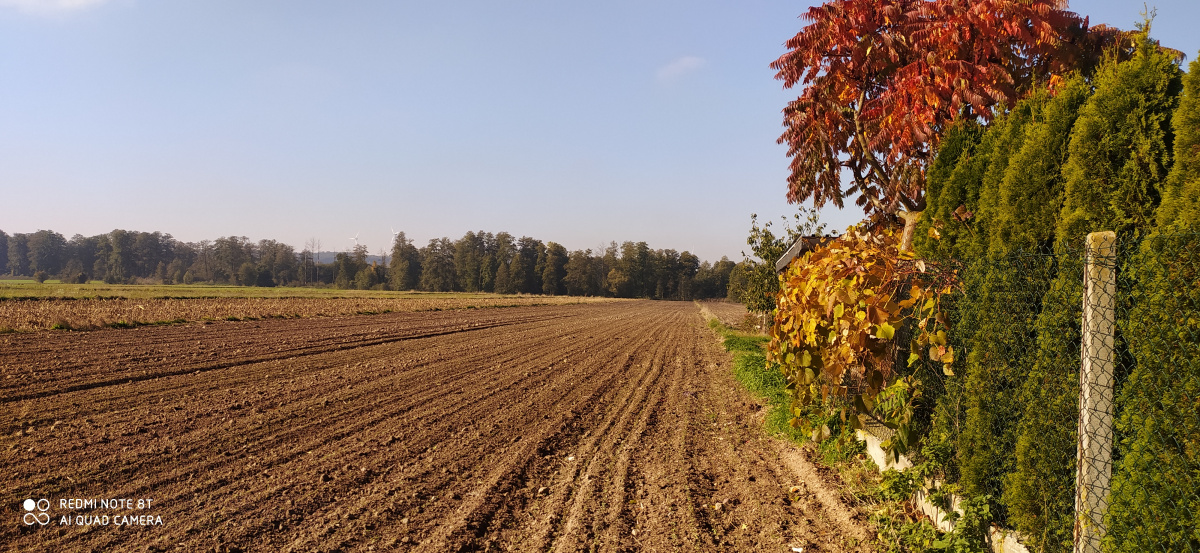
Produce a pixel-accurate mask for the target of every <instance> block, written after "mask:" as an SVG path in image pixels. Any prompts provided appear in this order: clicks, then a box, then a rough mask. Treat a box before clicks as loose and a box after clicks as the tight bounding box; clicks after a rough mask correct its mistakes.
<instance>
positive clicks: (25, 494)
mask: <svg viewBox="0 0 1200 553" xmlns="http://www.w3.org/2000/svg"><path fill="white" fill-rule="evenodd" d="M728 363H729V361H728V356H727V354H725V353H724V352H723V351H722V350H721V349H720V347H719V345H718V344H717V343H716V339H715V337H714V335H713V334H712V333H711V332H710V331H709V330H708V329H707V328H705V326H704V321H703V319H702V318H701V316H700V312H699V309H698V308H697V307H696V306H695V305H694V304H690V303H671V302H649V301H634V302H618V303H604V304H591V305H568V306H540V307H518V308H509V309H483V310H467V311H441V312H431V313H390V314H382V315H365V316H355V317H340V318H320V319H270V320H263V321H219V322H212V323H209V324H179V325H173V326H156V327H140V328H132V329H108V330H98V331H91V332H48V331H43V332H30V333H18V334H7V335H0V374H2V375H3V376H0V430H2V436H0V469H3V472H2V473H0V494H3V498H2V500H3V507H2V509H0V544H3V546H0V549H5V550H15V551H147V550H150V551H167V550H170V551H174V550H180V551H206V550H212V551H239V550H241V551H337V550H342V551H367V550H376V551H390V550H405V551H407V550H414V551H460V550H467V551H474V550H483V551H488V550H496V551H505V550H516V551H543V550H553V551H577V550H590V549H597V550H604V551H624V550H646V551H668V550H685V551H693V550H728V551H791V548H792V547H804V551H805V552H806V553H811V552H819V551H857V550H860V549H863V550H865V546H862V545H859V544H861V543H862V542H863V541H864V540H865V538H866V531H865V526H864V525H863V524H862V523H861V521H860V520H858V519H856V518H854V515H853V513H852V512H851V510H849V509H847V508H846V507H845V506H844V505H843V504H842V503H841V501H840V499H839V494H838V492H837V491H836V490H835V489H833V488H831V487H829V486H827V485H826V484H824V483H823V482H822V480H821V478H820V477H818V475H817V472H816V471H815V470H814V469H813V467H812V466H811V465H809V464H808V462H807V461H806V460H805V457H804V456H803V455H801V454H798V453H797V452H796V451H795V450H794V449H791V447H790V446H786V445H780V444H778V443H776V442H775V441H773V440H771V439H769V438H766V437H765V436H764V435H763V433H762V430H761V427H760V422H759V421H760V419H761V416H762V414H761V409H762V408H761V407H760V406H759V405H757V404H756V403H755V402H754V401H752V400H751V399H749V397H748V396H746V395H744V393H743V392H742V391H741V390H740V389H739V388H738V387H737V385H736V384H735V383H734V382H733V380H732V378H731V377H730V375H729V367H728ZM26 499H33V500H34V501H33V502H26V501H25V500H26ZM39 499H47V501H45V502H39V501H37V500H39ZM116 499H130V500H132V501H131V502H130V504H129V505H126V504H124V503H123V502H122V503H118V502H107V505H106V504H104V503H101V502H100V500H116ZM71 500H81V501H79V502H73V501H71ZM91 500H96V505H95V506H92V505H91V504H89V503H87V502H86V501H91ZM139 500H142V501H143V503H142V504H141V505H139V504H138V501H139ZM146 500H150V502H149V503H146V502H145V501H146ZM139 506H140V507H143V508H139ZM43 507H45V508H43ZM27 508H28V509H27ZM104 517H107V518H104ZM42 521H48V522H46V523H45V524H43V522H42ZM68 523H69V524H68Z"/></svg>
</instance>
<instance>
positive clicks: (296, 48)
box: [0, 0, 1200, 260]
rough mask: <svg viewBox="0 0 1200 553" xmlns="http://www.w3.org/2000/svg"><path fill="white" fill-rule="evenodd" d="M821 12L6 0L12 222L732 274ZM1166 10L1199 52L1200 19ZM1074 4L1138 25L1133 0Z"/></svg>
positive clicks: (1172, 5) (1190, 12)
mask: <svg viewBox="0 0 1200 553" xmlns="http://www.w3.org/2000/svg"><path fill="white" fill-rule="evenodd" d="M807 5H808V4H807V3H804V2H782V1H767V0H741V1H738V2H728V1H726V2H710V1H695V0H690V1H675V0H655V1H645V0H640V1H614V2H588V3H584V2H561V1H558V2H551V1H496V0H491V1H475V0H461V1H455V2H400V1H370V0H363V1H355V2H316V1H297V0H289V1H281V0H279V1H272V0H263V1H246V0H240V1H225V0H158V1H151V0H0V229H2V230H4V231H6V232H9V233H13V232H33V231H36V230H38V229H52V230H55V231H58V232H61V233H63V234H65V235H67V236H68V237H69V236H71V235H73V234H76V233H79V234H84V235H93V234H99V233H104V232H107V231H109V230H112V229H114V228H124V229H128V230H145V231H149V230H160V231H163V232H168V233H171V234H172V235H174V236H175V237H176V238H178V239H181V240H185V241H196V240H200V239H204V238H210V239H211V238H216V237H218V236H228V235H237V236H243V235H244V236H248V237H250V238H251V239H253V240H258V239H262V238H274V239H278V240H281V241H284V242H287V243H290V244H292V245H294V246H297V247H298V248H299V247H301V246H303V244H304V242H305V241H306V240H307V239H309V238H312V237H315V238H319V239H320V240H321V245H322V249H325V250H344V249H346V248H348V247H350V246H351V245H353V242H352V241H351V240H349V239H348V238H349V237H351V236H354V235H355V234H360V236H359V240H360V241H361V242H362V243H364V244H367V245H368V246H369V248H370V249H371V251H372V252H373V253H374V252H377V251H378V250H379V249H381V248H386V247H388V246H389V245H390V242H391V234H390V230H389V229H390V228H395V229H397V230H404V231H405V232H407V234H408V236H409V237H410V238H413V239H415V240H416V242H417V243H418V245H423V244H424V243H425V242H427V241H428V240H429V239H430V238H437V237H442V236H449V237H451V238H457V237H459V236H461V235H462V234H463V233H465V232H466V231H468V230H486V231H491V232H498V231H502V230H503V231H508V232H510V233H513V234H514V235H517V236H521V235H529V236H533V237H536V238H539V239H542V240H554V241H558V242H560V243H562V244H563V245H565V246H566V247H567V248H569V249H584V248H592V249H596V248H598V247H601V246H602V245H603V244H606V243H607V242H608V241H610V240H615V241H617V242H621V241H625V240H645V241H647V242H649V244H650V246H651V247H653V248H673V249H676V250H681V251H682V250H689V251H692V252H694V253H696V254H698V255H699V256H700V257H701V258H702V259H707V260H716V259H718V258H720V257H721V256H723V255H725V256H729V257H730V258H732V259H735V260H736V259H740V258H741V252H742V250H743V249H745V237H746V234H747V230H748V227H749V217H750V214H751V213H758V214H759V216H760V218H767V219H777V218H778V217H779V216H781V215H784V214H790V213H792V212H794V211H795V209H796V207H795V206H790V205H788V204H787V202H786V201H785V199H784V196H785V192H786V184H785V179H786V176H787V162H788V160H787V158H786V156H785V153H786V151H785V149H784V147H783V146H779V145H777V144H776V143H775V139H776V138H777V137H778V135H779V133H780V130H781V127H780V122H781V116H780V110H781V109H782V108H783V106H784V105H785V104H786V102H787V101H788V100H789V99H790V98H793V97H795V95H796V92H795V91H784V90H782V88H781V87H780V83H779V82H778V81H775V80H774V73H773V72H772V71H771V70H770V69H769V67H768V64H769V63H770V62H771V61H772V60H774V59H776V58H777V57H778V56H779V55H780V54H782V53H783V46H782V43H783V42H784V41H785V40H787V38H789V37H790V36H792V35H793V34H795V32H796V31H797V30H799V28H800V27H801V25H802V21H800V20H799V19H797V16H799V15H800V13H801V12H802V11H804V9H806V7H807ZM1156 6H1157V9H1158V18H1157V19H1156V20H1155V25H1154V35H1155V36H1156V37H1157V38H1159V39H1160V40H1162V42H1163V43H1164V44H1165V45H1168V46H1172V47H1175V48H1178V49H1180V50H1183V51H1184V52H1186V53H1187V54H1188V57H1189V60H1190V59H1194V58H1195V57H1196V55H1197V52H1198V50H1200V33H1196V32H1195V31H1194V29H1192V28H1189V27H1194V25H1195V23H1196V22H1197V21H1200V3H1198V2H1197V1H1196V0H1163V1H1160V2H1157V3H1156ZM1071 9H1072V10H1074V11H1077V12H1079V13H1082V14H1085V15H1088V16H1090V17H1091V20H1092V23H1093V24H1096V23H1110V24H1114V25H1117V26H1119V27H1122V28H1131V27H1132V26H1133V23H1134V22H1136V21H1138V20H1139V15H1138V14H1139V12H1140V11H1141V10H1142V3H1141V2H1115V1H1092V2H1082V1H1076V2H1071ZM824 217H825V220H826V221H828V222H829V223H830V224H831V226H833V227H836V228H844V227H845V226H846V225H848V224H850V223H852V222H854V221H857V220H858V219H860V218H861V212H859V211H857V210H856V209H855V208H853V207H848V208H847V210H845V211H843V212H840V213H839V212H837V211H836V210H827V211H826V213H825V214H824Z"/></svg>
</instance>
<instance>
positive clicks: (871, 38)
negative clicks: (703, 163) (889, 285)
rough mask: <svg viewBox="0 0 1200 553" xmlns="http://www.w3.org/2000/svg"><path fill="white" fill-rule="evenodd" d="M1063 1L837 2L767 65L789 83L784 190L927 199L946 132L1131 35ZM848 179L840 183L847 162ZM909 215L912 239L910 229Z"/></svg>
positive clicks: (883, 200) (915, 202)
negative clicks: (1094, 21) (792, 93)
mask: <svg viewBox="0 0 1200 553" xmlns="http://www.w3.org/2000/svg"><path fill="white" fill-rule="evenodd" d="M1065 8H1066V2H1065V1H1056V0H835V1H833V2H826V3H825V4H822V5H821V6H817V7H813V8H810V9H809V10H808V12H807V13H806V14H804V16H803V18H804V19H806V20H807V21H808V22H809V24H808V25H807V26H806V27H804V28H803V29H802V30H801V31H800V32H799V33H798V34H796V36H795V37H792V39H791V40H788V41H787V43H786V46H787V48H788V52H787V53H786V54H784V55H783V56H781V57H780V58H779V59H778V60H776V61H775V62H774V63H772V64H771V67H772V68H773V69H775V70H776V71H778V73H777V74H776V78H777V79H780V80H782V81H783V82H784V87H785V88H791V87H793V86H796V85H800V86H802V87H803V90H802V91H801V93H800V96H799V97H798V98H796V99H795V100H794V101H792V102H790V103H789V104H788V106H787V108H786V109H784V112H783V113H784V127H785V129H786V130H785V131H784V133H783V135H782V136H781V137H780V138H779V142H780V143H786V144H787V145H788V155H789V156H790V157H791V158H792V160H791V176H790V177H789V179H788V184H789V190H788V200H789V201H791V202H801V201H807V200H809V199H811V200H812V201H813V205H814V206H815V207H818V208H819V207H822V206H824V205H825V204H827V203H832V204H833V205H836V206H838V207H842V206H843V203H842V202H843V198H844V197H847V196H851V195H853V194H855V193H857V194H858V195H859V196H858V201H857V203H858V205H859V206H861V207H862V208H863V210H864V211H865V212H866V213H867V214H868V215H877V214H882V215H888V216H893V217H895V216H897V215H902V214H903V213H914V212H920V211H921V210H923V209H924V207H925V197H924V188H925V168H926V166H927V165H928V163H929V162H930V161H931V157H932V155H933V152H934V150H935V148H936V147H937V143H938V139H939V137H940V136H941V133H942V132H943V130H944V129H945V128H946V127H947V126H948V125H949V124H950V123H952V122H954V121H955V120H958V119H963V118H979V119H983V120H985V121H986V120H987V119H989V118H990V116H991V114H992V112H993V109H994V108H995V107H996V106H997V105H1011V104H1012V103H1014V102H1016V101H1017V100H1018V99H1020V97H1021V95H1022V94H1024V93H1025V92H1026V91H1028V90H1029V89H1030V88H1031V86H1032V85H1034V84H1036V83H1044V82H1048V81H1050V80H1051V79H1052V78H1053V77H1055V76H1057V75H1062V74H1064V73H1066V72H1069V71H1071V70H1074V69H1086V68H1088V66H1090V65H1091V64H1094V63H1095V61H1096V60H1097V59H1098V58H1099V54H1100V52H1101V50H1102V48H1103V47H1104V46H1107V45H1109V44H1112V43H1113V42H1114V41H1116V40H1119V39H1121V37H1122V36H1123V35H1122V33H1121V32H1120V31H1117V30H1115V29H1111V28H1107V27H1103V26H1098V27H1095V28H1089V26H1088V20H1087V19H1086V18H1081V17H1080V16H1078V15H1076V14H1075V13H1073V12H1069V11H1066V10H1065ZM843 169H845V170H847V171H849V174H850V176H851V177H852V180H851V183H850V185H849V186H848V187H846V188H844V189H843V186H842V170H843ZM905 218H906V219H908V220H909V224H908V225H907V227H908V228H907V229H906V230H907V231H908V232H906V233H905V238H906V240H905V242H906V243H907V242H908V239H909V237H910V234H911V228H912V223H915V218H914V217H905Z"/></svg>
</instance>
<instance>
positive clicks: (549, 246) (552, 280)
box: [542, 242, 568, 296]
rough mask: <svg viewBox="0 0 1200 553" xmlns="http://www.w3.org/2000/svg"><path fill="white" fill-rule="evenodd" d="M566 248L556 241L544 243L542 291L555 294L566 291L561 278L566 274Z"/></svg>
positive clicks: (549, 294) (550, 294)
mask: <svg viewBox="0 0 1200 553" xmlns="http://www.w3.org/2000/svg"><path fill="white" fill-rule="evenodd" d="M567 257H568V256H567V249H566V248H564V247H563V246H562V244H559V243H557V242H547V243H546V261H545V267H544V268H543V269H542V293H543V294H546V295H548V296H556V295H559V294H565V293H566V291H567V290H566V287H565V286H564V284H563V278H565V277H566V276H567Z"/></svg>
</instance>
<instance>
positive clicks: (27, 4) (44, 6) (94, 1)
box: [0, 0, 108, 15]
mask: <svg viewBox="0 0 1200 553" xmlns="http://www.w3.org/2000/svg"><path fill="white" fill-rule="evenodd" d="M107 1H108V0H0V7H3V8H16V9H17V10H20V11H23V12H25V13H32V14H38V15H45V14H56V13H64V12H73V11H79V10H83V9H87V8H90V7H92V6H98V5H100V4H103V3H105V2H107Z"/></svg>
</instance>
